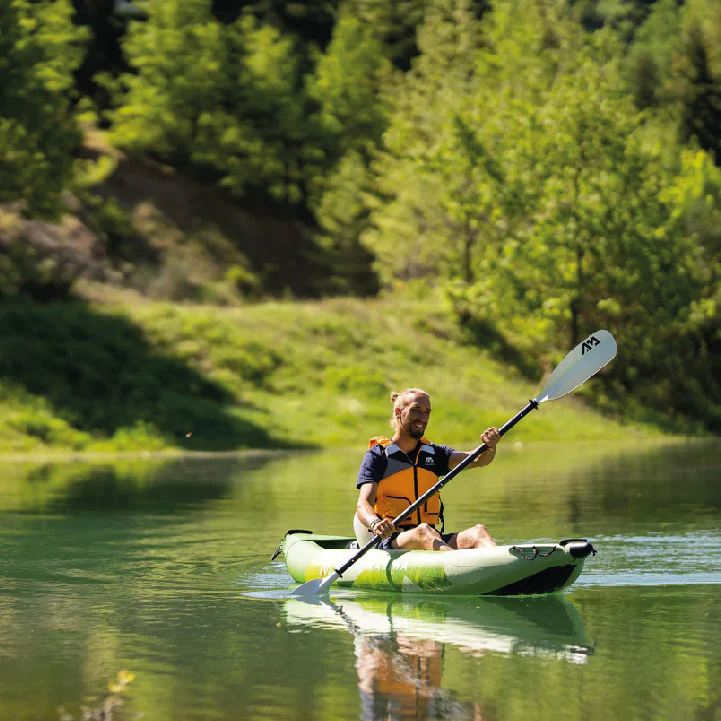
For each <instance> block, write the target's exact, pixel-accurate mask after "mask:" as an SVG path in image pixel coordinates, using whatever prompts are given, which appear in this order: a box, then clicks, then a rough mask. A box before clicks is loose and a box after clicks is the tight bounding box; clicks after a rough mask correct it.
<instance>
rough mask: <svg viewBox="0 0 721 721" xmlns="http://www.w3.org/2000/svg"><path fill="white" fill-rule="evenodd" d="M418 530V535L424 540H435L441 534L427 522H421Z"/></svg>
mask: <svg viewBox="0 0 721 721" xmlns="http://www.w3.org/2000/svg"><path fill="white" fill-rule="evenodd" d="M416 530H417V531H418V537H419V538H422V539H424V540H433V539H435V538H440V534H439V533H438V531H436V529H435V528H431V527H430V526H429V525H428V524H427V523H421V524H419V525H418V526H417V527H416Z"/></svg>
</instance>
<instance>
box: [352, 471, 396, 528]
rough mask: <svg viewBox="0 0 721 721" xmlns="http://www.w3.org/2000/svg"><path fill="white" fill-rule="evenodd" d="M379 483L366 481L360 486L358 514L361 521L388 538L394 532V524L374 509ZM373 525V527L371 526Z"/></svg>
mask: <svg viewBox="0 0 721 721" xmlns="http://www.w3.org/2000/svg"><path fill="white" fill-rule="evenodd" d="M377 489H378V484H377V483H364V484H363V485H362V486H361V487H360V491H359V493H358V503H357V504H356V514H357V515H358V518H359V519H360V522H361V523H362V524H363V525H364V526H365V527H366V528H367V529H369V530H371V531H372V532H373V533H375V534H376V536H380V537H381V538H388V537H389V536H390V535H391V534H392V533H393V524H392V523H391V521H390V520H389V519H388V518H383V519H381V517H380V516H379V515H378V514H377V513H376V512H375V511H374V510H373V504H374V503H375V502H376V491H377ZM371 525H372V526H373V528H371Z"/></svg>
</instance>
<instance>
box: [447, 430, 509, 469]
mask: <svg viewBox="0 0 721 721" xmlns="http://www.w3.org/2000/svg"><path fill="white" fill-rule="evenodd" d="M500 440H501V434H500V432H499V431H498V428H488V429H486V430H485V431H483V433H481V443H485V444H486V445H487V446H488V450H487V451H484V452H483V453H481V455H480V456H478V458H476V460H475V461H473V462H472V463H469V464H468V466H466V467H467V468H481V467H482V466H487V465H488V464H489V463H491V462H492V461H493V459H494V458H495V457H496V444H497V443H498V441H500ZM470 453H471V452H470V451H469V452H468V453H464V452H463V451H456V452H455V453H452V454H451V457H450V458H449V459H448V470H449V471H450V470H453V469H454V468H455V467H456V466H457V465H458V464H459V463H460V462H461V461H463V460H464V459H465V458H467V457H468V456H469V455H470Z"/></svg>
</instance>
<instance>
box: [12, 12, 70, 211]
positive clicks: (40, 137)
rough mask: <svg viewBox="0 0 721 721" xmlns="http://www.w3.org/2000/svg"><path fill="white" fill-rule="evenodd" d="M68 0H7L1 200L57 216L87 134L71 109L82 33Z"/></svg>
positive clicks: (28, 209) (26, 209)
mask: <svg viewBox="0 0 721 721" xmlns="http://www.w3.org/2000/svg"><path fill="white" fill-rule="evenodd" d="M71 12H72V6H71V4H70V1H69V0H58V1H57V2H41V3H31V2H28V1H27V0H7V1H6V2H3V3H2V5H1V6H0V77H2V83H0V202H5V203H7V202H15V201H21V202H22V204H23V208H24V210H25V212H27V213H28V214H30V215H44V216H53V215H55V214H57V213H58V212H59V210H60V209H61V207H62V206H61V195H62V192H63V191H64V190H65V189H66V187H67V185H68V184H69V182H70V179H71V177H72V169H73V160H72V153H73V151H74V149H75V148H76V147H77V145H78V143H79V140H80V136H79V134H78V131H77V128H76V126H75V121H74V118H73V115H72V112H71V110H70V103H69V97H68V96H69V92H70V91H71V89H72V86H73V71H74V70H75V68H76V67H77V66H78V64H79V63H80V59H81V43H82V39H83V34H82V33H81V32H79V31H77V30H75V29H74V28H73V26H72V24H71V22H70V15H71Z"/></svg>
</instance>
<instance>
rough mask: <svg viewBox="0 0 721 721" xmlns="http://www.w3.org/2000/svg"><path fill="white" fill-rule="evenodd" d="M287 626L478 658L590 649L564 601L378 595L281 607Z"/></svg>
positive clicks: (572, 655)
mask: <svg viewBox="0 0 721 721" xmlns="http://www.w3.org/2000/svg"><path fill="white" fill-rule="evenodd" d="M284 612H285V617H286V621H287V623H288V625H289V626H291V627H296V628H308V627H310V628H339V629H344V630H346V631H349V632H350V633H352V634H353V636H354V637H355V638H356V639H361V638H362V639H366V640H369V641H370V640H372V639H379V638H398V637H403V638H404V639H411V640H415V641H425V640H426V639H433V640H434V641H436V642H438V643H440V644H443V645H451V646H455V647H456V648H458V649H460V650H461V652H463V653H468V654H470V655H480V654H482V653H485V652H487V651H491V652H494V653H501V654H521V655H547V656H552V657H554V658H558V659H564V660H568V661H572V662H574V663H585V662H586V661H587V659H588V658H589V657H590V656H591V655H592V654H593V644H592V643H591V642H590V641H589V639H588V637H587V635H586V631H585V628H584V625H583V621H582V620H581V616H580V614H579V613H578V610H577V609H576V607H575V606H573V604H571V603H570V602H569V601H568V600H567V599H566V598H565V597H564V596H562V595H559V594H550V595H545V596H537V597H535V598H522V597H521V598H519V597H498V596H487V597H484V598H464V597H459V596H447V597H443V598H441V597H436V598H432V597H431V598H429V597H427V596H422V597H418V596H411V595H407V594H406V595H395V596H391V597H389V596H388V595H386V594H383V595H382V596H381V595H379V594H357V595H355V596H352V597H346V598H336V599H334V600H330V599H311V600H308V599H307V598H304V597H301V598H298V599H289V600H288V601H286V602H285V606H284Z"/></svg>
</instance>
